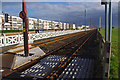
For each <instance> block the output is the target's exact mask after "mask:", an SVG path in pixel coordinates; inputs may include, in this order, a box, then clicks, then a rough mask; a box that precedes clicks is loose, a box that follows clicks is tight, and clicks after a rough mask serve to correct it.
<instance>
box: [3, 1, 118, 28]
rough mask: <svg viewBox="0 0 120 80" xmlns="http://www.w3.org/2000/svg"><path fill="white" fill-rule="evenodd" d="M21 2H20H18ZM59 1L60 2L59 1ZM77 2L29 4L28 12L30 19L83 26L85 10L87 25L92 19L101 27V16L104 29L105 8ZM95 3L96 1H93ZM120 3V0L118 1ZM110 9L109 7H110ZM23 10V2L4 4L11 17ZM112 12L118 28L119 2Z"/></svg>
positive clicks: (97, 4)
mask: <svg viewBox="0 0 120 80" xmlns="http://www.w3.org/2000/svg"><path fill="white" fill-rule="evenodd" d="M18 1H19V0H18ZM58 1H59V0H58ZM87 1H88V2H83V1H82V0H81V2H79V1H78V2H77V1H74V2H72V0H66V2H64V1H61V2H60V1H59V2H56V1H55V0H54V1H53V2H50V0H49V1H48V2H47V0H46V2H45V0H44V2H42V0H41V1H38V2H27V12H28V17H32V18H37V19H45V20H54V21H61V22H67V23H70V24H76V25H77V26H81V25H84V24H85V9H86V13H87V17H86V18H87V25H90V18H91V21H92V23H93V24H95V25H96V26H99V16H101V19H102V28H104V25H105V24H104V22H105V21H104V20H105V18H104V17H105V11H104V10H105V6H104V5H101V3H100V1H99V0H96V2H90V1H91V0H87ZM93 1H94V0H93ZM116 1H119V0H116ZM108 7H109V6H108ZM21 10H22V4H21V2H7V0H6V2H5V1H4V2H2V11H4V12H6V13H8V14H9V15H10V16H19V13H20V11H21ZM112 12H113V26H114V27H116V28H117V27H118V2H113V3H112Z"/></svg>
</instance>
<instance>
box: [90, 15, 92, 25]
mask: <svg viewBox="0 0 120 80" xmlns="http://www.w3.org/2000/svg"><path fill="white" fill-rule="evenodd" d="M91 24H92V20H91V17H90V27H91Z"/></svg>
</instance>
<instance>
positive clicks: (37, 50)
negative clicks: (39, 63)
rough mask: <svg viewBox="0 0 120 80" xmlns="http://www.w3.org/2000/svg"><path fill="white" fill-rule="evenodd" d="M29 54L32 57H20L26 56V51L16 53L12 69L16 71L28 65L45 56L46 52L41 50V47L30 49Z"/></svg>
mask: <svg viewBox="0 0 120 80" xmlns="http://www.w3.org/2000/svg"><path fill="white" fill-rule="evenodd" d="M29 53H30V54H32V55H31V56H28V57H24V56H19V55H18V54H24V51H23V52H20V53H16V55H15V58H14V63H13V65H12V68H13V69H15V68H17V67H19V66H21V65H23V64H25V63H27V62H30V61H31V60H32V59H34V58H38V57H40V56H43V55H45V53H44V51H43V50H42V49H40V48H39V47H36V48H33V49H30V50H29Z"/></svg>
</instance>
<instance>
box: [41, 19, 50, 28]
mask: <svg viewBox="0 0 120 80" xmlns="http://www.w3.org/2000/svg"><path fill="white" fill-rule="evenodd" d="M42 24H43V29H50V28H49V23H48V21H47V20H42Z"/></svg>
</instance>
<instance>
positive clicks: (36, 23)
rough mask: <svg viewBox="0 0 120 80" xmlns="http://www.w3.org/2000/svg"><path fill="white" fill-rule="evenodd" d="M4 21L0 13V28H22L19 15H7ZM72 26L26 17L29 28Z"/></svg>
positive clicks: (65, 27) (66, 27)
mask: <svg viewBox="0 0 120 80" xmlns="http://www.w3.org/2000/svg"><path fill="white" fill-rule="evenodd" d="M3 23H4V15H0V30H1V29H3V30H22V29H23V21H22V19H21V18H20V17H17V16H8V23H5V24H4V25H3V26H2V24H3ZM71 27H74V28H73V29H75V24H73V25H72V24H71V25H69V24H68V23H62V22H56V21H48V20H42V19H36V18H28V28H29V29H70V28H71Z"/></svg>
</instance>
